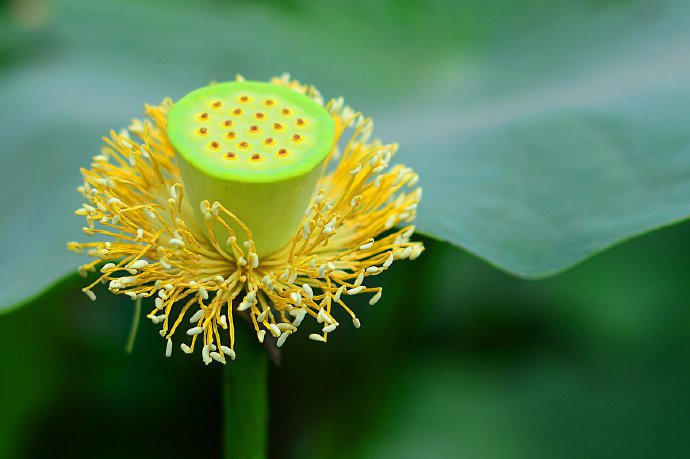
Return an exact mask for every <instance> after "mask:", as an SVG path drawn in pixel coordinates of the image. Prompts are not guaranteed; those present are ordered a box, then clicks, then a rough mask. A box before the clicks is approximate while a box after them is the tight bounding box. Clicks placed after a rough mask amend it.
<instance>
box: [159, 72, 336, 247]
mask: <svg viewBox="0 0 690 459" xmlns="http://www.w3.org/2000/svg"><path fill="white" fill-rule="evenodd" d="M168 138H169V140H170V142H171V143H172V145H173V147H174V148H175V151H176V153H177V159H178V163H179V167H180V172H181V175H182V179H183V182H184V184H185V191H186V193H187V195H188V196H189V199H190V201H191V203H192V207H193V208H194V210H195V212H196V215H197V219H198V220H199V223H200V225H201V227H202V228H203V227H204V225H205V224H204V215H203V213H202V210H201V209H199V203H200V202H201V201H203V200H205V199H208V200H209V201H211V202H213V201H219V202H220V203H221V204H223V206H224V207H225V208H227V209H229V210H230V211H232V212H233V213H234V214H235V215H237V217H239V219H240V220H242V221H243V222H244V223H245V224H246V225H247V226H248V227H249V228H251V231H252V237H253V240H254V244H255V246H256V250H257V253H258V255H259V256H260V257H262V256H266V255H270V254H273V253H276V252H279V251H280V250H281V249H283V248H285V247H286V246H287V245H288V243H289V242H290V241H291V240H292V238H293V237H294V235H295V232H296V231H297V228H298V227H299V225H300V222H301V220H302V218H303V217H304V208H305V207H306V206H307V205H308V203H309V202H310V199H311V197H312V195H313V193H314V191H315V187H316V183H317V181H318V179H319V177H320V176H321V174H322V172H323V165H324V161H325V159H326V157H327V156H328V154H329V152H330V151H331V149H332V147H333V143H334V139H335V124H334V121H333V119H332V118H331V116H330V114H329V113H328V111H326V109H325V108H324V107H323V106H321V105H319V104H318V103H316V102H315V101H314V100H312V99H311V98H310V97H308V96H306V95H304V94H301V93H298V92H296V91H293V90H292V89H290V88H287V87H284V86H278V85H274V84H271V83H261V82H253V81H237V82H229V83H220V84H216V85H212V86H207V87H204V88H201V89H197V90H195V91H192V92H191V93H189V94H187V95H186V96H184V97H183V98H182V99H180V100H179V101H178V102H177V103H175V104H174V105H173V107H172V108H171V110H170V112H169V114H168ZM231 227H232V229H233V230H234V231H235V232H236V234H237V236H238V239H240V240H241V239H242V238H244V237H246V236H245V233H244V232H243V231H242V230H241V229H240V228H238V227H234V226H232V225H231ZM214 232H215V234H216V235H217V239H218V241H219V242H222V241H225V239H226V237H223V236H227V235H228V234H227V233H228V231H227V230H226V229H225V228H222V227H220V226H219V225H218V226H216V227H214Z"/></svg>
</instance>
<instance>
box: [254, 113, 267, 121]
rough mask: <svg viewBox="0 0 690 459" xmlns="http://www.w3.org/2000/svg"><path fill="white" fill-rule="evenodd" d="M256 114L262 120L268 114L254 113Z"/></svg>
mask: <svg viewBox="0 0 690 459" xmlns="http://www.w3.org/2000/svg"><path fill="white" fill-rule="evenodd" d="M254 116H256V119H259V120H261V119H263V118H264V116H266V115H264V114H263V113H261V112H259V113H257V114H256V115H254Z"/></svg>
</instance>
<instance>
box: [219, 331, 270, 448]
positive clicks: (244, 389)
mask: <svg viewBox="0 0 690 459" xmlns="http://www.w3.org/2000/svg"><path fill="white" fill-rule="evenodd" d="M238 322H239V323H238V324H237V325H238V326H237V327H236V329H235V339H236V343H237V344H238V346H237V347H236V349H237V359H236V360H234V361H228V363H227V365H225V368H224V370H223V386H222V390H223V405H224V418H225V423H224V426H223V443H224V450H225V455H224V457H225V459H265V458H266V457H267V454H268V377H267V376H268V359H267V355H266V351H265V350H264V349H263V348H262V347H261V346H260V345H259V343H258V342H257V341H256V338H255V337H254V336H252V335H251V334H250V331H249V327H248V326H247V324H245V323H243V322H242V321H238Z"/></svg>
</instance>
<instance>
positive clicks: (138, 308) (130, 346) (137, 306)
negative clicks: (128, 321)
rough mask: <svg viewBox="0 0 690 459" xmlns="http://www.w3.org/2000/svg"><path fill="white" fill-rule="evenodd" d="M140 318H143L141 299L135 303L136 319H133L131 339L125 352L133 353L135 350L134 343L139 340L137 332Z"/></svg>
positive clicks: (130, 330)
mask: <svg viewBox="0 0 690 459" xmlns="http://www.w3.org/2000/svg"><path fill="white" fill-rule="evenodd" d="M139 316H141V298H137V299H136V300H135V301H134V317H132V325H131V326H130V328H129V337H128V338H127V344H126V345H125V352H127V353H128V354H131V353H132V349H134V341H135V340H136V339H137V330H139Z"/></svg>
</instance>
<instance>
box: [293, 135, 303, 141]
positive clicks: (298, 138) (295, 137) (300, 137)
mask: <svg viewBox="0 0 690 459" xmlns="http://www.w3.org/2000/svg"><path fill="white" fill-rule="evenodd" d="M300 140H302V136H301V135H299V134H295V135H293V136H292V141H293V142H299V141H300Z"/></svg>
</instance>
